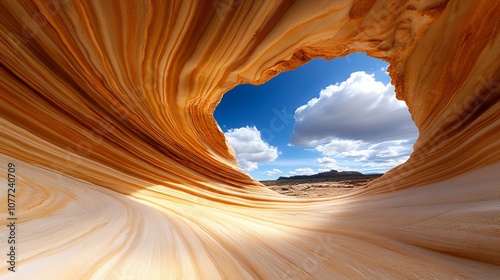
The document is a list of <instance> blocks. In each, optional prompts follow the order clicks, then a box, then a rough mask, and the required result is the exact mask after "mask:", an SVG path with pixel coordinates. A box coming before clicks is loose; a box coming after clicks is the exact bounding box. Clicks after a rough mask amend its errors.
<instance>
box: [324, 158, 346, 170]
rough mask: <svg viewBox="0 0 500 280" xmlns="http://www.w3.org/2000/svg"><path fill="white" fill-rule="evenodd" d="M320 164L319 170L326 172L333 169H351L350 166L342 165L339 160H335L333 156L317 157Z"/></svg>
mask: <svg viewBox="0 0 500 280" xmlns="http://www.w3.org/2000/svg"><path fill="white" fill-rule="evenodd" d="M316 161H317V163H318V165H319V166H320V168H319V169H318V171H319V172H325V171H330V170H332V169H334V170H337V171H347V170H350V169H349V167H345V166H340V165H339V163H338V162H337V160H335V159H334V158H332V157H322V158H317V159H316Z"/></svg>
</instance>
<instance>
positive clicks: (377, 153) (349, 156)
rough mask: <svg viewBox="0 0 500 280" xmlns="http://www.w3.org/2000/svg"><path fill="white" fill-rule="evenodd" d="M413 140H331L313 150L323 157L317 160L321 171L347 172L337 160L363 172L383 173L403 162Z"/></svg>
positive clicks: (411, 149) (407, 155) (409, 152)
mask: <svg viewBox="0 0 500 280" xmlns="http://www.w3.org/2000/svg"><path fill="white" fill-rule="evenodd" d="M414 142H415V139H406V140H391V141H383V142H379V143H368V142H364V141H360V140H341V139H333V140H331V141H330V142H329V143H326V144H323V145H318V146H316V147H315V149H316V150H317V151H318V152H321V153H322V154H323V156H324V157H322V158H318V159H317V161H318V164H319V165H320V166H321V168H322V169H326V168H328V169H336V170H348V169H349V168H348V167H343V166H339V164H338V162H337V160H345V161H347V162H352V163H356V164H357V166H359V167H358V169H360V171H363V172H366V171H368V172H385V171H386V170H387V169H390V168H392V167H395V166H397V165H399V164H401V163H403V162H405V161H406V160H407V159H408V157H409V156H410V154H411V152H412V151H413V148H412V145H413V143H414Z"/></svg>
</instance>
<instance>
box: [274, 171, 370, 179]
mask: <svg viewBox="0 0 500 280" xmlns="http://www.w3.org/2000/svg"><path fill="white" fill-rule="evenodd" d="M353 176H364V174H363V173H361V172H358V171H340V172H339V171H337V170H330V171H326V172H320V173H318V174H313V175H296V176H290V177H279V178H278V180H296V179H316V178H340V177H353Z"/></svg>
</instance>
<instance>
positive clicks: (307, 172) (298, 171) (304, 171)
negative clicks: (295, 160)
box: [288, 167, 316, 175]
mask: <svg viewBox="0 0 500 280" xmlns="http://www.w3.org/2000/svg"><path fill="white" fill-rule="evenodd" d="M288 173H289V174H290V175H312V174H315V173H316V172H314V170H313V169H312V168H310V167H304V168H297V169H295V170H294V171H288Z"/></svg>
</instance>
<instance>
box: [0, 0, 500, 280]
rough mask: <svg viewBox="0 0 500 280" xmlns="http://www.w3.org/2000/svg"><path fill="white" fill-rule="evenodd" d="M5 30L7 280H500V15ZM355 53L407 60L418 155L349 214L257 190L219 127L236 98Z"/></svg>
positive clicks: (221, 3)
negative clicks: (220, 113)
mask: <svg viewBox="0 0 500 280" xmlns="http://www.w3.org/2000/svg"><path fill="white" fill-rule="evenodd" d="M0 15H1V16H0V72H1V74H0V123H1V127H0V128H1V129H0V185H1V190H0V199H1V200H2V204H0V207H1V208H0V213H2V222H1V223H2V227H1V229H0V235H1V239H0V241H1V245H0V249H1V254H2V255H3V256H4V257H3V260H4V261H2V262H1V263H0V278H1V279H471V278H478V279H494V278H498V277H500V102H499V100H500V88H499V83H500V63H499V61H500V40H499V32H500V30H499V20H498V18H499V15H500V2H498V1H475V0H464V1H461V0H408V1H400V0H339V1H329V0H317V1H316V0H314V1H306V0H298V1H287V0H275V1H274V0H273V1H264V0H262V1H260V0H256V1H246V0H234V1H231V0H215V1H211V0H210V1H194V0H193V1H180V0H179V1H159V0H158V1H156V0H151V1H146V0H144V1H143V0H140V1H126V0H122V1H117V0H112V1H99V0H74V1H73V0H71V1H70V0H60V1H56V0H40V1H9V0H6V1H0ZM355 52H364V53H366V54H368V55H369V56H371V57H374V58H378V59H382V60H384V61H387V62H388V63H390V66H389V68H388V72H389V75H390V77H391V79H392V83H393V85H394V86H395V90H396V97H397V98H398V99H400V100H404V101H405V102H406V104H407V106H408V108H409V111H410V113H411V117H412V119H413V121H414V122H415V124H416V126H417V128H418V131H419V136H418V139H417V140H416V142H415V144H414V147H413V148H414V152H413V153H412V154H411V156H410V158H409V159H408V160H407V161H406V162H405V163H404V164H402V165H399V166H397V167H395V168H393V169H391V170H390V171H388V172H386V173H385V174H384V175H383V176H382V177H380V178H378V179H376V180H374V181H373V182H371V183H369V184H368V185H367V186H366V187H365V188H362V189H359V190H356V191H353V192H350V193H347V194H345V195H341V196H337V197H325V198H314V199H312V198H310V199H308V198H295V197H287V196H284V195H280V194H278V193H275V192H273V191H271V190H269V189H268V188H267V187H265V186H263V185H261V184H260V183H259V182H257V181H255V180H253V179H252V178H251V177H249V175H247V174H245V173H244V172H243V171H242V170H241V169H240V168H239V167H238V165H237V164H236V160H235V155H234V151H232V149H231V148H229V146H228V144H227V142H226V140H225V138H224V134H223V132H222V131H221V129H220V128H219V126H218V124H217V122H216V121H215V120H214V117H213V113H214V111H215V108H216V107H217V105H218V103H219V102H220V100H221V99H222V96H223V95H224V93H226V92H227V91H229V90H230V89H232V88H234V87H235V86H237V85H238V84H255V85H257V84H263V83H265V82H266V81H268V80H270V79H272V78H273V77H275V76H276V75H279V73H281V72H284V71H288V70H292V69H295V68H297V67H299V66H301V65H303V64H305V63H307V62H308V61H309V60H311V59H313V58H326V59H333V58H336V57H343V56H346V55H348V54H351V53H355ZM241 106H245V104H241ZM258 113H259V112H258V111H256V112H255V114H258ZM12 178H14V179H12ZM14 181H15V185H10V186H9V184H10V183H12V184H13V182H14ZM8 189H12V190H14V191H15V193H14V191H12V194H13V195H14V194H15V196H12V204H10V201H11V200H9V199H11V195H9V194H10V192H8ZM7 201H9V204H8V203H7ZM11 211H12V212H11ZM9 215H10V216H9ZM9 217H10V219H9ZM14 218H15V219H14ZM14 221H15V229H11V228H9V225H12V223H14ZM13 232H14V234H15V236H14V235H13ZM12 236H14V237H13V238H11V239H15V244H10V243H8V240H10V239H8V238H9V237H12ZM13 245H15V250H12V252H13V253H14V254H15V256H14V259H15V261H13V262H14V263H9V259H8V258H10V259H11V260H12V257H10V256H9V254H10V251H11V250H10V249H9V248H11V246H13ZM11 255H12V254H11ZM9 268H11V269H9ZM14 270H15V272H14Z"/></svg>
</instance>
